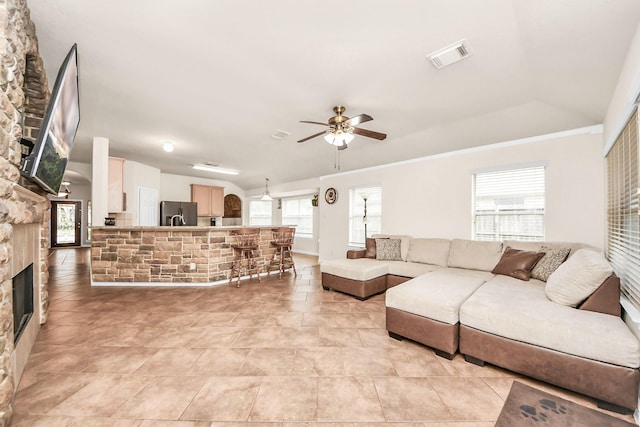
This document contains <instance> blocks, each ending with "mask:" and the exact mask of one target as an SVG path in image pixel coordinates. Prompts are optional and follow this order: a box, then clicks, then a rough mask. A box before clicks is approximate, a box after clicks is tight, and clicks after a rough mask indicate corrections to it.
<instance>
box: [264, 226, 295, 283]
mask: <svg viewBox="0 0 640 427" xmlns="http://www.w3.org/2000/svg"><path fill="white" fill-rule="evenodd" d="M271 232H272V233H273V240H272V241H271V244H272V245H273V246H275V248H276V252H275V253H274V254H273V258H272V259H271V262H270V263H269V268H268V269H267V277H269V274H270V273H271V269H272V268H273V267H275V268H277V269H278V270H279V271H280V274H279V276H278V277H279V278H280V279H282V273H283V272H284V271H285V270H287V269H289V268H292V269H293V274H294V275H295V276H297V275H298V273H297V272H296V264H295V263H294V262H293V255H292V254H291V247H292V246H293V238H294V237H295V233H296V229H295V228H294V227H278V228H273V229H272V230H271Z"/></svg>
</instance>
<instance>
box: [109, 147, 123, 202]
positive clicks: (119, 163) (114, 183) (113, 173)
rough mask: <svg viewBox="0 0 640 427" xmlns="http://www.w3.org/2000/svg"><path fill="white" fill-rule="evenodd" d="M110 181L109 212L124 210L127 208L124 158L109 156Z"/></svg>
mask: <svg viewBox="0 0 640 427" xmlns="http://www.w3.org/2000/svg"><path fill="white" fill-rule="evenodd" d="M108 182H109V188H108V191H107V207H108V209H109V212H124V211H125V210H126V209H127V206H126V203H125V194H124V159H121V158H120V157H109V170H108Z"/></svg>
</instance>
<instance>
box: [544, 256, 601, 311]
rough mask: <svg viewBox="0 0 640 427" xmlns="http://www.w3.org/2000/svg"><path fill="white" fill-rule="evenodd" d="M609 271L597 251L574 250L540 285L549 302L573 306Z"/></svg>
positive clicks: (592, 289) (588, 293) (596, 287)
mask: <svg viewBox="0 0 640 427" xmlns="http://www.w3.org/2000/svg"><path fill="white" fill-rule="evenodd" d="M611 273H613V268H611V265H610V264H609V263H608V262H607V260H606V259H605V258H604V255H603V254H602V253H601V252H598V251H595V250H593V249H578V250H577V251H576V252H575V253H574V254H573V256H571V258H569V259H568V260H566V261H565V262H563V263H562V264H561V265H560V267H558V269H557V270H556V271H554V272H553V273H552V274H551V275H550V276H549V279H548V280H547V285H546V286H545V288H544V291H545V293H546V294H547V298H549V299H550V300H551V301H553V302H556V303H558V304H562V305H568V306H570V307H576V306H577V305H578V304H580V303H581V302H582V301H584V300H585V299H587V298H588V297H589V295H591V294H592V293H593V291H595V290H596V289H598V287H600V285H601V284H602V282H604V281H605V280H606V279H607V278H608V277H609V276H610V275H611Z"/></svg>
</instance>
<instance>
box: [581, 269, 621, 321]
mask: <svg viewBox="0 0 640 427" xmlns="http://www.w3.org/2000/svg"><path fill="white" fill-rule="evenodd" d="M578 308H579V309H580V310H588V311H596V312H598V313H604V314H611V315H613V316H618V317H620V316H621V315H622V309H621V306H620V279H619V278H618V276H616V275H615V274H612V275H611V276H609V278H608V279H607V280H605V281H604V282H603V283H602V284H601V285H600V287H599V288H598V289H596V290H595V291H594V292H593V293H592V294H591V295H590V296H589V298H587V299H586V300H585V301H584V302H583V303H582V304H580V306H579V307H578Z"/></svg>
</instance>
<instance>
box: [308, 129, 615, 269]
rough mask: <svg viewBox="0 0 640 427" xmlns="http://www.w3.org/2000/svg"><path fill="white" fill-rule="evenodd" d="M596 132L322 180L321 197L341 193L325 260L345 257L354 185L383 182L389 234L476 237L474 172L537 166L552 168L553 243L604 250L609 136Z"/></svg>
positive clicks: (329, 224) (325, 238)
mask: <svg viewBox="0 0 640 427" xmlns="http://www.w3.org/2000/svg"><path fill="white" fill-rule="evenodd" d="M594 130H595V131H596V132H597V130H598V128H597V127H596V128H588V129H582V130H576V131H573V132H566V133H563V134H556V135H553V136H547V137H545V138H530V139H529V140H527V141H518V142H514V143H503V144H495V145H493V146H489V147H487V148H484V149H480V150H474V151H462V152H458V153H450V154H448V155H444V156H433V157H432V158H425V159H422V160H417V161H414V162H404V163H400V164H396V165H387V166H385V167H381V168H372V169H370V170H364V171H360V172H354V173H344V174H340V175H333V176H328V177H323V178H322V179H321V180H320V184H321V189H320V192H321V194H324V191H325V190H326V189H327V188H329V187H334V188H336V189H337V191H338V195H339V196H338V201H337V202H336V203H335V204H334V205H327V204H326V203H324V201H322V200H321V203H320V251H319V252H320V259H321V260H323V259H332V258H342V257H344V254H345V251H346V249H347V246H348V216H349V201H348V194H349V188H350V187H353V186H361V185H368V184H380V185H382V200H383V205H382V217H383V219H382V231H383V232H384V233H394V234H396V233H397V234H410V235H412V236H417V237H418V236H419V237H443V238H465V239H469V238H471V233H472V217H471V209H472V188H471V183H472V173H473V171H477V170H478V169H480V170H482V169H491V168H506V167H511V166H515V167H518V166H521V165H526V164H531V163H545V164H546V218H545V223H546V239H547V240H556V241H572V242H582V243H586V244H589V245H593V246H596V247H599V248H603V245H604V235H605V234H604V231H605V230H604V227H605V218H604V162H603V160H602V134H601V133H595V134H594V133H592V132H593V131H594ZM321 199H322V198H321Z"/></svg>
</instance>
